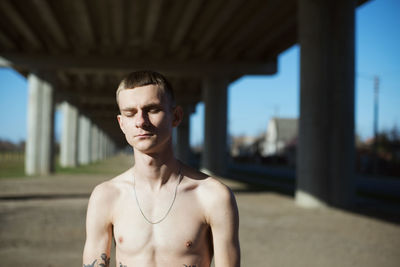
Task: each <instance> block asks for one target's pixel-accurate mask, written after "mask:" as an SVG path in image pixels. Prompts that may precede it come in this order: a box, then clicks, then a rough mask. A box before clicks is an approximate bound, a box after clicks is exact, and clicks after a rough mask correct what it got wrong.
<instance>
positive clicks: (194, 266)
mask: <svg viewBox="0 0 400 267" xmlns="http://www.w3.org/2000/svg"><path fill="white" fill-rule="evenodd" d="M183 266H184V267H196V264H195V265H187V264H183Z"/></svg>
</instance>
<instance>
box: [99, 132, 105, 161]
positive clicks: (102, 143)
mask: <svg viewBox="0 0 400 267" xmlns="http://www.w3.org/2000/svg"><path fill="white" fill-rule="evenodd" d="M105 158H106V134H105V133H104V132H103V131H101V132H100V159H101V160H103V159H105Z"/></svg>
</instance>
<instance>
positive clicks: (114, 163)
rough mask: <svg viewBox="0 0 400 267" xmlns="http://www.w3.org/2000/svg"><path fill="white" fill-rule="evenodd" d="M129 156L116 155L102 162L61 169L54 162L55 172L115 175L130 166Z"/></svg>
mask: <svg viewBox="0 0 400 267" xmlns="http://www.w3.org/2000/svg"><path fill="white" fill-rule="evenodd" d="M131 158H132V157H131V156H128V155H125V154H118V155H116V156H113V157H110V158H107V159H105V160H102V161H97V162H93V163H91V164H88V165H81V166H77V167H67V168H66V167H61V166H60V164H59V161H58V160H57V161H56V166H55V171H56V173H60V174H107V175H117V174H120V173H122V172H123V171H125V170H126V169H128V168H130V167H131V166H132V161H131Z"/></svg>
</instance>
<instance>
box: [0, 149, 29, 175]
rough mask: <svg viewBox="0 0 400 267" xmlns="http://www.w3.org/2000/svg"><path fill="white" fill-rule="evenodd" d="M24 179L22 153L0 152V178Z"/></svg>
mask: <svg viewBox="0 0 400 267" xmlns="http://www.w3.org/2000/svg"><path fill="white" fill-rule="evenodd" d="M10 177H12V178H15V177H25V162H24V153H21V152H4V151H2V152H0V178H10Z"/></svg>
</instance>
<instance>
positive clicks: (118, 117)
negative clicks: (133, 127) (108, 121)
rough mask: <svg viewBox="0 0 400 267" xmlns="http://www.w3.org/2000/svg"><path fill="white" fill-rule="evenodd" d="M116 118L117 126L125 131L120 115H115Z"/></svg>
mask: <svg viewBox="0 0 400 267" xmlns="http://www.w3.org/2000/svg"><path fill="white" fill-rule="evenodd" d="M117 120H118V124H119V128H121V130H122V132H123V133H125V128H124V123H123V122H122V116H121V115H117Z"/></svg>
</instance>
